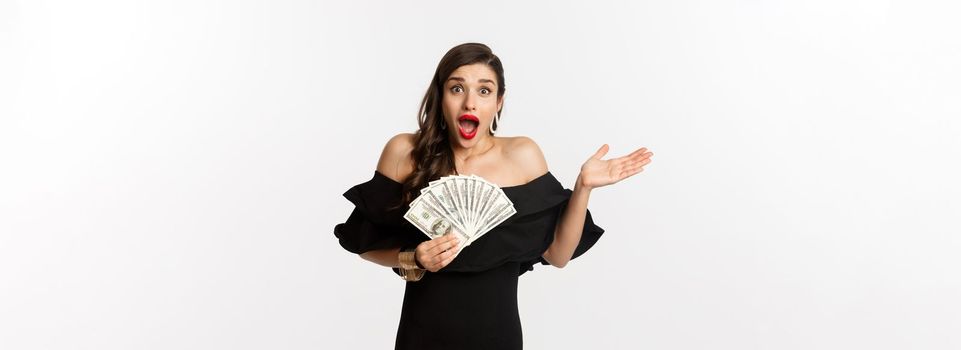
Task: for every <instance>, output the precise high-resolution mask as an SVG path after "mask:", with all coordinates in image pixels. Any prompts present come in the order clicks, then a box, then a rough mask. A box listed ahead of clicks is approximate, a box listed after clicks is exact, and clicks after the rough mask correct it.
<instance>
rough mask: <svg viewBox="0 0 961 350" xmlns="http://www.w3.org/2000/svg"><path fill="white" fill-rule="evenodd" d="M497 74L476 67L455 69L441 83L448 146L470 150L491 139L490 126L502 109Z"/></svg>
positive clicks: (471, 65)
mask: <svg viewBox="0 0 961 350" xmlns="http://www.w3.org/2000/svg"><path fill="white" fill-rule="evenodd" d="M499 89H500V86H497V74H496V73H494V70H493V69H491V68H490V67H489V66H488V65H486V64H483V63H475V64H469V65H464V66H460V67H458V68H457V69H455V70H454V71H453V72H452V73H451V74H450V77H448V78H447V81H445V82H444V97H443V105H444V122H446V123H447V132H448V133H449V134H450V135H449V136H450V140H451V143H454V144H456V145H460V146H461V147H464V148H470V147H473V146H474V145H476V144H477V143H478V142H480V141H481V140H483V139H484V138H487V137H490V136H491V135H490V125H491V123H492V122H493V121H494V117H495V116H496V115H497V111H499V110H500V109H501V105H502V104H503V102H504V99H503V97H501V98H498V97H497V91H498V90H499Z"/></svg>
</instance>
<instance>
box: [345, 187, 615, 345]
mask: <svg viewBox="0 0 961 350" xmlns="http://www.w3.org/2000/svg"><path fill="white" fill-rule="evenodd" d="M401 186H402V185H401V184H400V183H398V182H396V181H394V180H392V179H390V178H389V177H387V176H385V175H383V174H381V173H379V172H376V171H375V172H374V177H373V178H372V179H370V180H369V181H367V182H364V183H361V184H358V185H356V186H354V187H352V188H350V189H349V190H347V192H345V193H344V197H346V198H347V199H348V200H350V201H351V202H352V203H353V204H354V205H355V208H354V210H353V212H351V214H350V216H349V217H348V218H347V221H346V222H344V223H341V224H338V225H336V226H335V227H334V235H335V236H336V237H337V238H338V239H339V240H340V245H341V246H343V247H344V249H346V250H348V251H350V252H352V253H356V254H360V253H364V252H367V251H370V250H376V249H385V248H396V247H414V246H416V245H417V244H418V243H420V242H422V241H426V240H428V237H427V235H425V234H423V233H421V232H420V231H419V230H417V228H415V227H414V226H413V225H411V224H410V223H409V222H407V220H405V219H404V218H403V215H404V213H405V212H406V211H407V209H408V206H407V205H402V206H401V207H399V208H393V207H395V206H396V205H397V204H398V203H400V200H401ZM502 189H503V191H504V194H506V195H507V197H508V198H510V200H511V201H512V202H513V203H514V208H515V209H516V210H517V213H516V214H514V215H513V216H511V217H510V218H508V219H507V220H506V221H504V222H503V223H501V224H500V225H498V226H497V227H495V228H494V229H492V230H491V231H489V232H487V234H485V235H484V236H482V237H481V238H479V239H477V240H476V241H474V242H473V243H472V244H471V245H470V246H468V247H466V248H464V250H463V251H461V252H460V254H459V255H458V256H457V257H456V258H455V259H454V260H453V261H451V263H450V264H448V265H447V266H445V267H444V268H443V269H441V270H440V271H438V272H436V273H434V272H427V273H426V274H425V275H424V277H423V278H422V279H421V280H420V281H416V282H407V287H406V290H405V292H404V304H403V306H402V310H401V316H400V326H399V327H398V329H397V338H396V343H395V349H521V348H522V347H523V341H522V334H521V322H520V315H519V314H518V308H517V281H518V277H519V276H520V275H522V274H524V273H525V272H527V271H531V270H533V269H534V265H536V264H538V263H540V264H542V265H549V263H548V262H547V261H545V260H544V259H543V258H542V257H541V255H542V254H543V253H544V252H545V251H546V250H547V248H548V246H550V244H551V242H553V240H554V227H555V226H556V224H557V220H558V219H559V218H560V216H561V214H562V213H563V210H564V208H565V207H566V205H567V202H568V200H569V199H570V196H571V193H572V191H571V190H569V189H565V188H564V187H563V186H562V185H561V184H560V182H558V181H557V179H556V178H555V177H554V175H553V174H551V173H550V172H547V173H545V174H544V175H541V176H540V177H538V178H537V179H534V180H532V181H531V182H528V183H526V184H523V185H518V186H510V187H502ZM602 233H604V229H602V228H600V227H598V226H597V225H595V224H594V221H593V220H592V218H591V214H590V211H588V212H587V217H586V220H585V222H584V231H583V233H582V235H581V240H580V243H579V244H578V246H577V248H576V250H575V251H574V255H573V258H577V257H578V256H580V255H581V254H584V252H586V251H587V250H588V249H590V248H591V246H593V245H594V243H596V242H597V240H598V239H600V237H601V234H602ZM393 271H394V273H395V274H398V275H399V274H400V273H399V270H398V269H397V268H394V269H393Z"/></svg>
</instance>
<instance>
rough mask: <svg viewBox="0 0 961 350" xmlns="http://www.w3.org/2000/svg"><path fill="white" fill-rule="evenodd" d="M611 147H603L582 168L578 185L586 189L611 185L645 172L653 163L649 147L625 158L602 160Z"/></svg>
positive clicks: (642, 148)
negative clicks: (645, 167) (645, 168)
mask: <svg viewBox="0 0 961 350" xmlns="http://www.w3.org/2000/svg"><path fill="white" fill-rule="evenodd" d="M609 149H610V147H608V146H607V144H604V145H603V146H601V148H600V149H599V150H597V153H594V155H593V156H591V158H590V159H588V160H587V161H586V162H584V165H582V166H581V173H580V175H578V176H577V183H578V184H579V185H581V186H583V187H584V188H585V189H594V188H598V187H602V186H607V185H611V184H614V183H617V182H618V181H621V180H624V179H626V178H628V177H631V176H633V175H635V174H637V173H639V172H642V171H644V166H645V165H647V164H648V163H650V162H651V156H653V155H654V153H652V152H647V147H641V148H640V149H638V150H636V151H634V152H631V154H628V155H626V156H623V157H619V158H613V159H606V160H602V159H601V157H603V156H604V155H605V154H607V151H608V150H609Z"/></svg>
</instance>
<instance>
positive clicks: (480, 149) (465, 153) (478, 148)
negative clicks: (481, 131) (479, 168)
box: [451, 136, 494, 164]
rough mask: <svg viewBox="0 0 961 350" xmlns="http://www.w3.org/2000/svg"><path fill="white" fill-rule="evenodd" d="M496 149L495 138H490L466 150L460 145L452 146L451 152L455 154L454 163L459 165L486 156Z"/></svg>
mask: <svg viewBox="0 0 961 350" xmlns="http://www.w3.org/2000/svg"><path fill="white" fill-rule="evenodd" d="M492 148H494V137H492V136H488V137H485V138H483V139H481V140H479V141H478V142H477V144H476V145H474V147H471V148H464V147H460V146H459V145H451V150H452V151H453V152H454V162H455V163H457V164H463V163H464V162H466V161H468V160H470V159H472V158H476V157H478V156H481V155H484V154H486V153H487V152H488V151H490V150H491V149H492Z"/></svg>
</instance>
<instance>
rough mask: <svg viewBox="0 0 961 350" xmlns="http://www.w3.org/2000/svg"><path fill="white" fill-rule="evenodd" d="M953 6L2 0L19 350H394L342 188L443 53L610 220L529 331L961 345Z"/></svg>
mask: <svg viewBox="0 0 961 350" xmlns="http://www.w3.org/2000/svg"><path fill="white" fill-rule="evenodd" d="M959 15H961V11H959V5H958V4H957V2H951V1H940V2H936V1H850V0H847V1H837V0H831V1H826V0H825V1H793V2H791V1H645V2H633V3H632V4H617V5H615V4H598V3H597V2H593V1H592V4H590V5H588V4H586V1H585V2H583V3H569V4H563V3H560V2H550V3H542V4H532V3H528V2H523V3H517V2H498V1H487V2H476V3H471V4H454V3H452V2H447V1H430V2H418V3H409V2H401V1H388V2H385V3H369V2H350V4H347V2H337V4H336V5H333V4H322V3H318V2H316V1H306V0H304V1H226V0H225V1H153V2H145V1H120V0H118V1H0V348H3V349H133V348H136V349H344V348H358V349H387V348H392V347H393V341H394V336H395V332H396V328H397V324H398V321H399V315H400V306H401V300H402V297H403V288H404V282H403V281H401V280H400V279H399V278H398V277H397V276H396V275H394V274H393V272H391V271H390V270H389V269H387V268H385V267H380V266H378V265H375V264H372V263H370V262H366V261H364V260H362V259H360V258H359V257H357V256H355V255H353V254H350V253H349V252H347V251H345V250H343V249H342V248H341V247H340V246H339V245H338V244H337V240H336V238H335V237H334V235H333V226H334V225H335V224H337V223H339V222H342V221H344V220H345V219H346V218H347V215H348V214H349V212H350V210H351V209H352V205H351V204H350V203H349V202H348V201H347V200H346V199H344V198H343V197H342V196H341V194H342V193H343V192H344V191H346V190H347V189H348V188H349V187H350V186H353V185H355V184H357V183H361V182H364V181H366V180H368V179H369V178H370V177H371V176H372V175H373V170H374V168H375V166H376V162H377V157H378V156H379V154H380V150H381V149H382V147H383V145H384V143H385V142H386V141H387V139H388V138H390V137H391V136H393V135H394V134H397V133H400V132H412V131H413V130H414V129H415V127H416V124H415V116H416V113H417V107H418V105H419V102H420V98H421V97H422V96H423V93H424V91H425V89H426V88H427V85H428V83H429V80H430V78H431V75H432V74H433V72H434V69H435V68H436V65H437V63H438V61H439V60H440V58H441V57H442V56H443V54H444V53H445V52H446V51H447V50H448V49H449V48H451V47H453V46H454V45H457V44H460V43H463V42H482V43H486V44H488V45H490V46H491V47H492V48H493V50H494V52H495V53H496V54H498V55H499V56H500V57H501V59H502V60H503V62H504V66H505V69H506V78H507V96H506V103H505V108H504V118H503V129H502V131H503V132H502V133H501V135H526V136H529V137H531V138H533V139H534V140H535V141H537V142H538V144H539V145H540V147H541V148H542V150H543V151H544V153H545V155H546V157H547V160H548V164H549V166H550V169H551V171H552V172H554V174H555V175H556V176H557V177H558V178H559V179H560V180H561V181H562V182H563V183H564V184H565V186H568V187H570V186H572V185H573V182H572V181H573V179H574V178H575V177H576V172H577V170H578V168H579V166H580V164H581V163H582V162H583V160H585V159H586V158H587V157H588V156H590V155H591V154H592V153H593V152H594V151H595V150H596V149H597V147H599V146H600V145H601V144H603V143H609V144H611V146H612V150H611V153H610V155H611V156H620V155H623V154H625V153H626V152H629V151H630V150H633V149H635V148H637V147H640V146H647V147H649V148H650V149H651V150H652V151H653V152H655V156H654V161H653V163H652V164H651V165H649V166H648V167H647V170H646V171H645V172H643V173H641V174H639V175H638V176H635V177H633V178H630V179H628V180H625V181H623V182H621V183H618V184H616V185H614V186H612V187H607V188H601V189H598V190H596V191H595V192H594V194H593V196H592V198H591V202H590V208H591V211H592V213H593V214H594V218H595V220H596V222H597V223H598V224H599V225H600V226H602V227H603V228H605V229H606V230H607V232H606V233H605V234H604V236H603V238H602V239H601V240H600V241H599V242H598V244H597V245H596V246H595V247H594V248H593V249H591V250H590V251H589V252H588V253H587V254H585V255H584V256H582V257H580V258H578V259H576V260H574V261H573V262H572V263H571V264H570V265H568V266H567V267H566V268H564V269H556V268H553V267H550V266H538V267H536V268H535V270H534V271H532V272H529V273H527V274H525V275H524V276H522V277H521V280H520V293H519V295H518V300H519V304H520V312H521V320H522V322H523V332H524V338H525V339H524V340H525V346H526V347H527V348H530V349H546V348H552V349H583V348H598V349H779V350H780V349H957V348H959V347H961V335H959V332H958V330H961V301H959V298H958V296H959V295H961V271H959V270H961V269H959V266H961V256H959V252H961V238H959V237H961V235H959V234H961V224H959V223H958V219H959V217H961V205H959V196H961V185H959V182H958V180H957V179H958V178H961V164H959V159H961V121H959V118H961V64H959V62H961V39H959V37H961V36H959V33H961V24H959V23H961V22H959V21H958V18H959Z"/></svg>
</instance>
